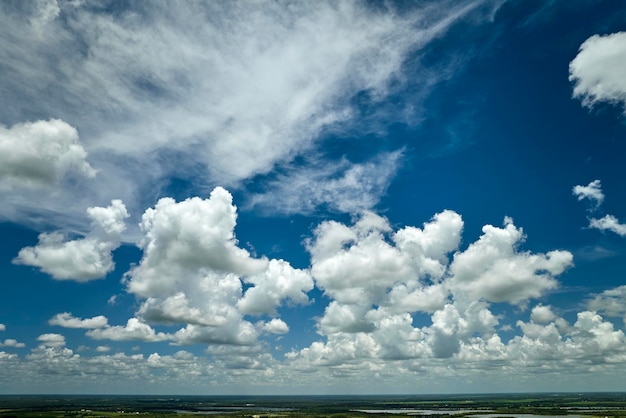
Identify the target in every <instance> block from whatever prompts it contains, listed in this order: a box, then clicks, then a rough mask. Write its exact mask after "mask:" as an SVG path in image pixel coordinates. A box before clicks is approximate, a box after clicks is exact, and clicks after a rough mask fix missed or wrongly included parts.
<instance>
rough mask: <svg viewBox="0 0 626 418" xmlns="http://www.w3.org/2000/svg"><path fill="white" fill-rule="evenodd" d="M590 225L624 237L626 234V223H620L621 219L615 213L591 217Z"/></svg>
mask: <svg viewBox="0 0 626 418" xmlns="http://www.w3.org/2000/svg"><path fill="white" fill-rule="evenodd" d="M589 227H590V228H594V229H599V230H600V231H612V232H615V233H616V234H617V235H620V236H622V237H623V236H626V225H625V224H622V223H620V221H619V220H618V219H617V218H616V217H615V216H613V215H605V216H604V217H602V218H599V219H596V218H593V219H590V220H589Z"/></svg>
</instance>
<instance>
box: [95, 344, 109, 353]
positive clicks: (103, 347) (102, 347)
mask: <svg viewBox="0 0 626 418" xmlns="http://www.w3.org/2000/svg"><path fill="white" fill-rule="evenodd" d="M96 351H97V352H98V353H108V352H109V351H111V347H109V346H108V345H99V346H97V347H96Z"/></svg>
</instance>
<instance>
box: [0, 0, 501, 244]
mask: <svg viewBox="0 0 626 418" xmlns="http://www.w3.org/2000/svg"><path fill="white" fill-rule="evenodd" d="M487 3H490V2H489V1H462V2H452V1H445V2H432V3H424V4H421V3H420V4H415V5H413V6H411V7H409V8H407V9H406V10H402V13H400V12H398V11H397V10H395V9H394V7H393V6H391V5H384V6H381V7H370V6H368V5H367V4H365V3H359V2H341V3H332V2H315V3H296V4H292V5H291V6H290V7H285V6H284V5H281V4H278V3H273V2H260V3H254V4H245V5H244V4H242V3H237V2H226V3H222V2H212V3H207V2H187V3H186V4H185V6H184V7H169V5H168V4H167V3H164V2H157V3H154V4H151V5H150V6H147V5H145V4H141V3H135V4H116V5H111V7H110V8H108V9H106V10H105V9H103V8H101V7H100V6H99V5H98V4H97V3H90V2H56V1H53V0H50V1H41V2H31V3H28V4H19V5H16V4H15V3H3V4H2V5H0V8H1V10H2V13H0V36H2V37H3V38H4V39H9V40H10V42H3V43H2V44H0V71H2V73H3V78H2V80H0V88H1V89H2V91H3V100H4V101H5V102H7V103H11V106H4V107H2V110H0V121H1V122H4V123H5V124H8V125H14V124H25V123H28V122H32V123H33V124H34V125H33V126H35V125H37V124H41V123H43V122H42V121H45V120H49V119H50V118H54V119H57V120H59V121H62V122H59V123H64V124H67V125H71V126H72V127H75V129H76V131H77V132H78V134H79V135H80V138H81V145H82V146H83V147H84V150H85V152H88V153H89V164H90V166H91V167H93V169H94V170H97V171H98V176H97V177H96V178H94V179H91V180H89V182H88V183H84V182H82V183H80V184H67V185H65V187H64V188H63V189H62V190H60V191H57V192H56V193H43V194H39V195H37V196H35V195H34V194H24V193H20V192H19V191H13V192H12V191H4V192H3V196H2V197H3V201H4V202H5V205H4V206H5V207H4V208H3V209H2V213H1V215H2V216H3V217H5V218H7V219H11V220H18V221H21V222H28V223H33V222H34V221H35V219H36V218H37V214H39V213H42V212H44V211H45V212H46V213H47V214H48V215H47V219H49V220H51V222H52V223H57V224H60V226H62V227H67V226H68V225H71V226H72V227H73V228H78V229H82V230H83V231H84V230H85V229H86V225H87V222H84V221H80V220H81V219H84V217H82V216H81V213H82V210H84V209H85V208H86V207H89V206H93V205H94V204H96V202H102V201H108V200H112V199H122V200H123V201H124V202H125V203H126V204H127V205H128V207H129V209H130V211H131V213H136V214H137V215H135V216H139V215H138V214H139V213H142V212H143V209H144V208H145V207H146V206H148V205H150V204H152V203H153V202H154V200H155V198H156V197H160V196H159V190H160V189H161V188H163V187H165V185H166V184H167V183H168V181H169V177H170V176H178V177H182V178H185V177H186V176H190V175H193V176H194V177H193V182H194V184H193V188H194V190H196V191H200V192H204V191H209V190H211V189H212V188H213V187H214V186H215V185H216V184H221V185H230V186H233V187H235V186H241V181H242V180H246V179H250V178H253V177H254V176H255V175H258V174H264V173H269V172H271V171H272V170H273V169H274V167H275V165H276V164H277V163H282V164H289V163H290V162H291V161H293V159H294V157H296V156H298V155H302V154H303V153H305V152H308V151H310V150H311V149H315V147H316V146H317V144H318V143H319V138H320V137H322V136H324V134H325V132H327V131H328V130H329V129H330V130H335V131H337V128H339V127H341V129H339V130H338V131H337V132H339V131H343V130H350V129H352V128H356V127H358V129H361V130H363V131H365V132H367V131H368V128H367V126H366V125H367V124H368V123H369V122H367V121H366V120H363V119H357V118H355V115H357V113H358V112H356V105H355V103H354V100H353V99H354V97H355V96H356V95H357V94H359V93H362V92H367V97H369V99H368V100H371V101H373V102H376V103H384V101H383V99H384V98H385V97H387V96H388V95H389V94H390V92H391V90H393V87H392V85H393V84H394V82H395V83H396V84H397V83H400V84H401V83H402V82H403V81H402V80H406V79H407V78H406V77H405V76H404V75H403V71H404V67H403V66H404V64H405V61H406V59H407V57H408V56H409V55H410V54H413V53H414V52H416V51H419V50H420V49H422V48H424V47H426V46H427V45H429V44H430V42H432V41H433V40H434V39H437V38H438V37H440V36H443V35H444V34H445V33H446V31H447V30H448V29H449V28H450V27H452V26H453V25H454V24H456V23H457V22H459V21H460V20H462V19H464V18H465V17H466V16H469V15H471V14H472V13H475V14H476V16H474V18H476V19H475V21H477V22H480V21H488V20H489V10H486V9H488V8H486V9H485V8H481V6H484V5H485V4H487ZM226 28H227V29H226ZM422 77H424V78H428V80H426V79H424V80H421V81H420V82H419V83H415V88H414V89H413V90H416V91H417V90H420V91H421V90H424V91H428V90H429V89H431V88H432V86H433V85H434V84H436V82H437V80H438V79H439V78H440V77H441V75H440V74H439V75H438V73H437V72H435V71H430V72H423V74H422ZM42 91H45V92H46V94H45V95H41V94H40V93H41V92H42ZM422 93H424V92H423V91H421V92H420V95H421V96H420V97H423V94H422ZM400 106H401V105H400ZM410 106H415V103H411V104H410ZM394 114H395V115H396V116H395V117H400V118H401V116H398V115H401V114H403V112H402V111H397V112H389V111H386V112H385V116H386V117H389V116H390V115H394ZM368 120H371V121H374V123H377V122H375V121H376V118H375V117H373V118H369V119H368ZM16 126H20V125H16ZM383 158H384V157H383ZM84 164H85V163H83V168H84V167H87V166H85V165H84ZM342 165H343V168H342V171H344V172H347V173H348V177H349V176H350V175H352V174H350V173H353V172H358V171H359V170H362V169H364V167H363V166H361V165H355V166H354V167H353V168H352V169H351V168H350V166H349V164H348V163H347V162H343V163H342ZM311 169H312V167H307V168H305V172H307V173H311ZM335 171H336V170H335ZM190 173H192V174H190ZM335 174H336V172H334V171H333V170H330V172H329V170H328V169H327V168H326V167H321V169H320V171H318V172H316V173H314V176H313V178H314V179H315V180H314V182H315V183H317V184H319V182H320V180H321V179H322V178H323V176H324V175H330V176H331V178H329V180H331V181H332V180H333V178H332V176H334V175H335ZM303 175H304V174H302V175H299V177H300V178H302V177H303ZM354 175H357V176H358V173H356V174H354ZM335 180H336V179H335ZM346 181H348V178H346ZM308 189H312V187H308ZM146 190H150V191H151V192H150V193H148V192H146ZM277 192H280V187H279V190H278V191H277ZM366 192H367V190H366ZM155 194H156V197H155ZM369 195H370V198H371V199H373V200H375V199H376V197H377V193H372V192H369ZM68 200H73V201H76V203H77V204H76V205H72V207H68V206H67V205H66V204H65V202H67V201H68ZM325 203H328V202H327V199H323V198H320V197H317V198H315V199H314V201H312V202H310V205H315V204H325ZM369 205H370V206H371V205H372V204H371V203H370V204H369ZM73 208H75V209H73ZM296 209H298V208H296V207H295V206H292V207H291V208H290V210H296ZM302 209H303V210H308V207H304V208H302ZM337 209H340V210H351V209H352V208H343V207H341V206H340V207H338V208H337ZM277 210H279V211H280V210H284V207H283V208H278V209H277ZM70 211H74V212H73V213H72V214H71V215H73V218H74V219H77V220H78V221H72V220H71V219H72V216H70V214H68V212H70ZM25 214H27V215H25ZM51 214H58V216H57V217H56V218H54V217H52V216H50V215H51ZM66 214H67V216H64V215H66ZM72 222H73V223H72ZM131 229H132V231H128V234H132V233H133V232H136V229H134V228H131Z"/></svg>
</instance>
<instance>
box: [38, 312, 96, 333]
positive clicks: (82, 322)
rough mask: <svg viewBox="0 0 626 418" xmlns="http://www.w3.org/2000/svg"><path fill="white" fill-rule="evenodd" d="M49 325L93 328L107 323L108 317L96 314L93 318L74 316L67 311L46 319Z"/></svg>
mask: <svg viewBox="0 0 626 418" xmlns="http://www.w3.org/2000/svg"><path fill="white" fill-rule="evenodd" d="M48 323H49V324H50V325H58V326H60V327H63V328H85V329H93V328H102V327H106V326H107V325H108V319H107V318H106V317H105V316H102V315H98V316H94V317H93V318H86V319H81V318H75V317H74V316H72V314H71V313H69V312H63V313H59V314H56V315H55V316H53V317H52V318H50V320H48Z"/></svg>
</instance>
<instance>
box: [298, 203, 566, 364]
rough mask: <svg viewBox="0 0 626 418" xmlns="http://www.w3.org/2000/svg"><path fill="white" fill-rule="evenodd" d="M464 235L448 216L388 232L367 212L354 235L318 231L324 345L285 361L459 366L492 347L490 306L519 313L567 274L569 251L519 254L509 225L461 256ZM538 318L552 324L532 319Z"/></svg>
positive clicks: (516, 232)
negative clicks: (423, 318)
mask: <svg viewBox="0 0 626 418" xmlns="http://www.w3.org/2000/svg"><path fill="white" fill-rule="evenodd" d="M462 229H463V221H462V219H461V216H460V215H458V214H457V213H455V212H452V211H444V212H441V213H439V214H437V215H435V216H434V217H433V219H432V220H431V221H430V222H428V223H425V224H424V226H423V228H415V227H405V228H402V229H400V230H398V231H395V232H394V231H393V230H392V228H391V226H390V224H389V222H388V221H387V220H386V219H385V218H382V217H380V216H378V215H376V214H374V213H371V212H367V213H365V214H364V215H363V216H362V217H360V218H359V219H358V220H357V221H356V222H355V223H354V224H353V225H352V226H348V225H344V224H341V223H338V222H334V221H328V222H324V223H322V224H321V225H320V226H319V227H318V228H317V229H316V230H315V234H314V239H312V240H310V241H309V243H308V250H309V252H310V253H311V263H312V264H311V273H312V275H313V277H314V279H315V280H316V284H317V286H318V287H319V288H320V289H322V290H323V291H324V294H325V295H326V296H327V297H329V298H330V299H331V301H330V303H329V304H328V306H327V307H326V310H325V312H324V315H323V316H322V317H321V318H320V319H319V321H318V330H319V332H320V334H321V335H323V336H324V337H326V341H325V342H322V341H320V342H315V343H313V344H312V345H311V346H310V347H307V348H304V349H301V350H300V351H292V352H291V353H290V354H289V356H288V358H289V359H290V360H291V361H293V362H295V364H296V365H297V364H300V363H302V364H308V365H309V366H310V367H314V366H315V365H318V366H319V365H326V366H337V365H340V364H350V363H354V362H362V361H365V360H368V361H371V360H399V359H418V358H433V357H434V358H450V357H454V356H462V355H463V348H464V347H465V346H467V345H469V344H472V342H473V341H474V340H476V339H477V340H476V341H480V342H481V343H485V344H487V345H489V344H492V345H493V344H496V341H497V340H498V337H497V333H496V326H497V325H499V320H498V318H497V317H496V315H494V314H493V313H492V312H491V310H490V304H492V303H508V304H512V305H518V306H524V305H526V304H527V303H528V302H529V301H530V300H532V299H535V298H538V297H541V296H542V295H544V294H545V293H546V292H547V291H548V290H551V289H554V288H556V286H557V282H556V280H555V277H556V276H558V275H559V274H561V273H562V272H563V271H564V270H565V269H566V268H568V267H569V266H571V265H572V255H571V254H570V253H569V252H567V251H550V252H548V253H546V254H533V253H530V252H522V251H520V250H519V246H520V245H521V243H522V241H523V239H524V235H523V232H522V230H521V229H520V228H517V227H515V226H514V225H513V222H512V220H511V219H508V218H507V219H505V224H504V227H503V228H498V227H495V226H491V225H486V226H485V227H483V235H482V236H481V237H480V238H479V239H478V240H477V241H476V242H474V243H471V244H470V245H469V246H468V247H467V248H466V249H465V250H463V251H461V250H460V249H459V245H460V242H461V232H462ZM416 314H428V315H430V319H431V320H430V324H425V325H423V326H416V324H414V317H415V315H416ZM542 316H543V318H544V319H546V318H548V317H549V315H547V314H546V313H545V312H543V315H542V312H541V311H537V312H536V313H535V317H536V318H538V317H542ZM493 338H495V339H496V340H493ZM489 341H491V342H489ZM309 366H307V367H309ZM302 367H304V366H302Z"/></svg>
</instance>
